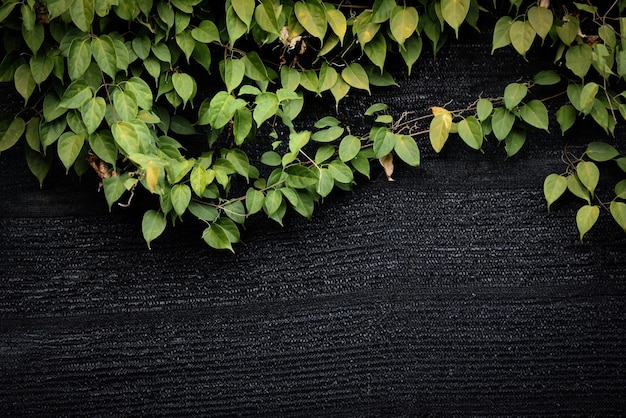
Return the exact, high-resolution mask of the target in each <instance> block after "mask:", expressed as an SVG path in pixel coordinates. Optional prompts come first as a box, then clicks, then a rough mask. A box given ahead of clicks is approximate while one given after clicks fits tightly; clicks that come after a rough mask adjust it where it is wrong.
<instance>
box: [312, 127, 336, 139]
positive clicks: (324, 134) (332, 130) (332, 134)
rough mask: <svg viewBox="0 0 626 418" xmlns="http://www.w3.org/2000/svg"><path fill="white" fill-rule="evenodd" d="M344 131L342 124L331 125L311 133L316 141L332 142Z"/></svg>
mask: <svg viewBox="0 0 626 418" xmlns="http://www.w3.org/2000/svg"><path fill="white" fill-rule="evenodd" d="M343 132H344V128H342V127H341V126H331V127H329V128H326V129H322V130H320V131H317V132H315V133H314V134H313V135H311V139H312V140H313V141H316V142H332V141H334V140H336V139H337V138H339V137H340V136H341V135H342V134H343Z"/></svg>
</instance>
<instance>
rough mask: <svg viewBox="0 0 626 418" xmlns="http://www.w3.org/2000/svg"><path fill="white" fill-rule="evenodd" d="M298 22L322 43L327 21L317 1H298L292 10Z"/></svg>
mask: <svg viewBox="0 0 626 418" xmlns="http://www.w3.org/2000/svg"><path fill="white" fill-rule="evenodd" d="M293 10H294V12H295V14H296V18H297V19H298V22H300V24H301V25H302V27H304V29H306V31H307V32H309V33H310V34H311V35H313V36H315V37H316V38H318V39H319V40H320V41H322V42H323V40H324V35H325V34H326V27H327V25H328V21H327V20H326V13H325V12H324V8H323V7H322V6H321V4H320V3H318V2H317V1H311V0H309V1H306V2H305V1H298V2H296V4H294V8H293Z"/></svg>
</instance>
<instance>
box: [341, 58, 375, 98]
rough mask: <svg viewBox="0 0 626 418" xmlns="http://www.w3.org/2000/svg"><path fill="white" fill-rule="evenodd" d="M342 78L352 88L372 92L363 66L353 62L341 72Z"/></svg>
mask: <svg viewBox="0 0 626 418" xmlns="http://www.w3.org/2000/svg"><path fill="white" fill-rule="evenodd" d="M341 77H342V78H343V80H344V81H345V82H346V83H348V84H349V85H350V86H352V87H354V88H357V89H362V90H367V92H368V93H369V92H370V84H369V78H368V77H367V73H366V72H365V70H364V69H363V67H362V66H361V64H359V63H356V62H353V63H352V64H349V65H348V66H346V68H344V69H343V70H342V71H341Z"/></svg>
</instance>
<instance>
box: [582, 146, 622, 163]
mask: <svg viewBox="0 0 626 418" xmlns="http://www.w3.org/2000/svg"><path fill="white" fill-rule="evenodd" d="M585 154H587V156H588V157H589V158H591V159H592V160H594V161H598V162H604V161H609V160H612V159H613V158H615V157H617V156H619V152H618V151H617V150H616V149H615V147H613V146H611V145H609V144H607V143H606V142H591V143H589V145H587V150H586V151H585Z"/></svg>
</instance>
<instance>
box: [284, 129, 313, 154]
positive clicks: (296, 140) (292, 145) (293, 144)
mask: <svg viewBox="0 0 626 418" xmlns="http://www.w3.org/2000/svg"><path fill="white" fill-rule="evenodd" d="M309 139H311V132H310V131H302V132H295V131H294V132H292V133H290V134H289V151H291V152H292V153H294V154H297V153H298V152H299V151H300V149H301V148H302V147H304V146H305V145H306V144H307V143H308V142H309Z"/></svg>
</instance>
